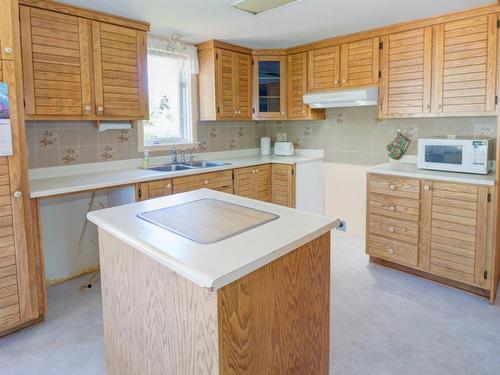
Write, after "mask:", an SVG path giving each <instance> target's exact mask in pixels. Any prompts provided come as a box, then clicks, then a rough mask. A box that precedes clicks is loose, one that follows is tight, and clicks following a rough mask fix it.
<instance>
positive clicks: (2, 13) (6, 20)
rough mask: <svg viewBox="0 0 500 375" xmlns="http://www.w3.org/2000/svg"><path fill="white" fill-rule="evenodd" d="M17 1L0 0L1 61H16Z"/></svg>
mask: <svg viewBox="0 0 500 375" xmlns="http://www.w3.org/2000/svg"><path fill="white" fill-rule="evenodd" d="M16 8H17V1H13V0H0V20H2V22H0V60H14V23H13V22H12V19H13V17H14V16H15V15H16V14H17V10H16Z"/></svg>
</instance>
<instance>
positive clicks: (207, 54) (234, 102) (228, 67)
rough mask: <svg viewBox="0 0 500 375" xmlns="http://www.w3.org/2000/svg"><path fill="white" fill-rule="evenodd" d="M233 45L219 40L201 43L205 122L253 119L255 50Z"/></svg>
mask: <svg viewBox="0 0 500 375" xmlns="http://www.w3.org/2000/svg"><path fill="white" fill-rule="evenodd" d="M221 47H225V48H221ZM231 48H232V46H230V45H227V44H224V43H219V42H216V41H210V42H206V43H203V44H201V45H199V46H198V58H199V63H200V74H199V98H200V120H202V121H211V120H238V119H241V120H250V119H251V118H252V91H251V85H252V79H251V77H252V58H251V56H250V52H251V51H250V50H248V51H247V50H245V49H242V48H239V47H235V50H231ZM247 52H248V53H247Z"/></svg>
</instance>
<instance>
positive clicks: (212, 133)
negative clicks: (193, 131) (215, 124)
mask: <svg viewBox="0 0 500 375" xmlns="http://www.w3.org/2000/svg"><path fill="white" fill-rule="evenodd" d="M208 136H209V137H210V138H216V137H217V128H212V129H210V132H209V133H208Z"/></svg>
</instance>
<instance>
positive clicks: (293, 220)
mask: <svg viewBox="0 0 500 375" xmlns="http://www.w3.org/2000/svg"><path fill="white" fill-rule="evenodd" d="M203 198H215V199H219V200H223V201H226V202H230V203H235V204H239V205H242V206H246V207H250V208H253V209H257V210H262V211H266V212H270V213H272V214H275V215H279V218H278V219H276V220H274V221H271V222H269V223H266V224H264V225H261V226H259V227H256V228H253V229H251V230H248V231H246V232H243V233H240V234H238V235H236V236H234V237H230V238H228V239H225V240H223V241H220V242H216V243H214V244H208V245H202V244H198V243H196V242H193V241H191V240H188V239H186V238H184V237H182V236H179V235H177V234H175V233H173V232H170V231H168V230H166V229H162V228H161V227H158V226H156V225H154V224H151V223H149V222H147V221H144V220H142V219H139V218H138V217H137V214H138V213H141V212H145V211H151V210H157V209H161V208H165V207H169V206H173V205H178V204H182V203H187V202H192V201H195V200H199V199H203ZM194 214H195V215H203V214H204V213H203V212H196V213H194ZM87 218H88V219H89V220H90V221H91V222H93V223H94V224H96V225H97V226H99V227H100V228H102V229H104V230H105V231H107V232H109V233H111V234H112V235H114V236H116V237H117V238H119V239H121V240H122V241H124V242H126V243H128V244H129V245H131V246H133V247H135V248H136V249H138V250H139V251H141V252H143V253H144V254H146V255H148V256H149V257H151V258H153V259H155V260H156V261H158V262H160V263H161V264H163V265H165V266H167V267H169V268H170V269H172V270H173V271H175V272H177V273H178V274H180V275H182V276H184V277H186V278H187V279H189V280H191V281H192V282H194V283H196V284H198V285H200V286H201V287H206V288H211V289H220V288H222V287H224V286H225V285H227V284H229V283H231V282H233V281H235V280H238V279H240V278H241V277H243V276H245V275H247V274H249V273H250V272H253V271H255V270H256V269H258V268H260V267H262V266H264V265H266V264H268V263H270V262H272V261H273V260H276V259H278V258H280V257H282V256H283V255H286V254H287V253H289V252H291V251H292V250H294V249H296V248H298V247H300V246H302V245H305V244H306V243H308V242H310V241H311V240H313V239H315V238H317V237H319V236H321V235H322V234H324V233H327V232H329V231H331V230H332V229H333V228H335V227H336V226H337V220H333V219H331V218H329V217H326V216H321V215H316V214H311V213H306V212H302V211H298V210H295V209H292V208H288V207H283V206H278V205H274V204H271V203H266V202H261V201H257V200H253V199H248V198H243V197H239V196H236V195H231V194H226V193H221V192H217V191H213V190H209V189H200V190H195V191H191V192H187V193H181V194H175V195H171V196H167V197H162V198H157V199H151V200H147V201H144V202H138V203H133V204H129V205H124V206H119V207H114V208H108V209H103V210H99V211H93V212H90V213H89V214H88V215H87ZM213 220H217V218H214V219H213Z"/></svg>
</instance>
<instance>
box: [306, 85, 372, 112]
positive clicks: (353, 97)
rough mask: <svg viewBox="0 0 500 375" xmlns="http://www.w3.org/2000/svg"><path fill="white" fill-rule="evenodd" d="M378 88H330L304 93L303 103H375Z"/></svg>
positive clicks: (329, 105)
mask: <svg viewBox="0 0 500 375" xmlns="http://www.w3.org/2000/svg"><path fill="white" fill-rule="evenodd" d="M377 99H378V88H377V87H368V88H362V89H350V90H332V91H325V92H316V93H309V94H305V95H304V103H305V104H307V105H309V107H311V108H342V107H360V106H369V105H377Z"/></svg>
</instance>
